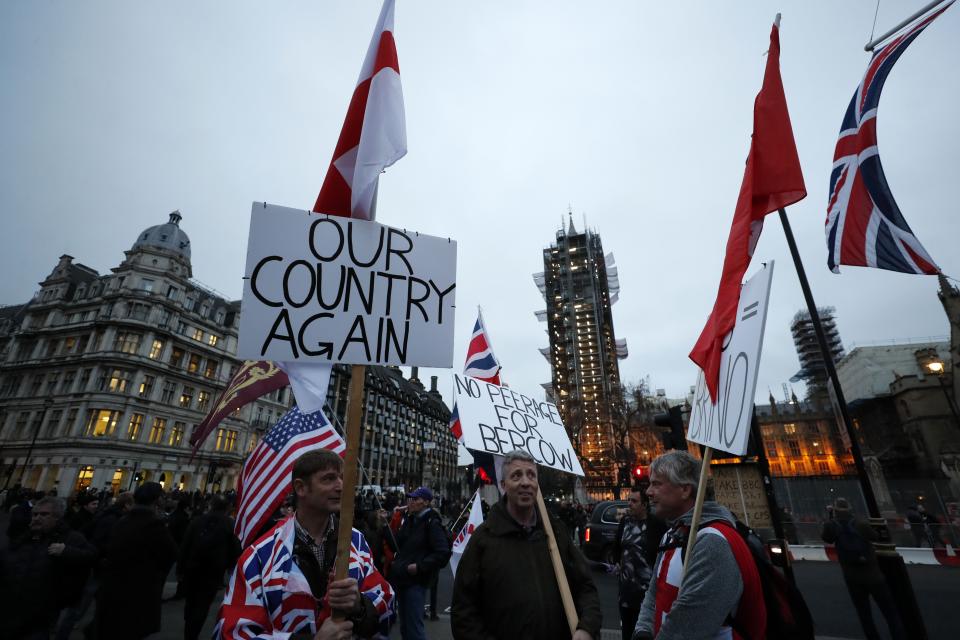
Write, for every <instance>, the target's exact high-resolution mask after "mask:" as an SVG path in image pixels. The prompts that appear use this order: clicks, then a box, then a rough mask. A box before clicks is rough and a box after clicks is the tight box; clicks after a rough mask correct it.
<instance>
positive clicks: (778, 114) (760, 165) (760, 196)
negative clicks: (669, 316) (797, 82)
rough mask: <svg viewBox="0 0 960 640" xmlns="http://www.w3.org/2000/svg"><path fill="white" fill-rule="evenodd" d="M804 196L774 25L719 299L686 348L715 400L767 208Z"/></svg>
mask: <svg viewBox="0 0 960 640" xmlns="http://www.w3.org/2000/svg"><path fill="white" fill-rule="evenodd" d="M806 195H807V189H806V187H805V186H804V184H803V173H802V172H801V171H800V159H799V157H798V156H797V146H796V143H795V142H794V140H793V129H792V128H791V127H790V114H789V113H788V112H787V99H786V97H785V96H784V95H783V82H782V81H781V80H780V29H779V27H778V25H777V24H774V25H773V29H772V30H771V31H770V51H769V52H768V54H767V68H766V70H765V71H764V74H763V86H762V87H761V88H760V93H758V94H757V98H756V100H755V101H754V103H753V139H752V140H751V142H750V155H749V156H747V167H746V169H745V170H744V172H743V184H742V185H741V187H740V196H739V197H738V198H737V208H736V211H735V212H734V214H733V225H732V226H731V227H730V237H729V238H728V239H727V255H726V257H725V258H724V260H723V273H722V274H721V276H720V288H719V290H718V291H717V301H716V302H715V303H714V305H713V311H712V312H711V313H710V317H709V318H707V324H706V325H705V326H704V327H703V332H702V333H701V334H700V339H699V340H697V344H696V345H695V346H694V347H693V351H691V352H690V359H691V360H693V361H694V362H695V363H697V365H698V366H699V367H700V368H701V369H702V370H703V375H704V378H705V379H706V383H707V388H708V389H709V390H710V396H711V397H712V398H713V400H714V402H716V400H717V392H718V389H719V385H720V359H721V357H722V355H723V353H722V352H723V339H724V338H725V337H726V335H727V334H728V333H730V331H731V330H732V329H733V325H734V324H735V323H736V317H737V304H738V303H739V301H740V285H741V282H742V281H743V274H744V273H746V271H747V267H748V266H749V265H750V258H751V257H752V256H753V249H754V247H755V246H756V244H757V240H759V238H760V231H761V230H762V229H763V218H764V216H766V215H767V214H768V213H770V212H771V211H776V210H777V209H780V208H783V207H786V206H787V205H790V204H793V203H794V202H799V201H800V200H802V199H803V198H805V197H806Z"/></svg>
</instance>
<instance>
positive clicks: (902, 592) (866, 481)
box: [779, 208, 927, 640]
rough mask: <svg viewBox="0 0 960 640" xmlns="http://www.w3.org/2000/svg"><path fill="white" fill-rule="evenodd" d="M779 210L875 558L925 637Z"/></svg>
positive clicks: (907, 619)
mask: <svg viewBox="0 0 960 640" xmlns="http://www.w3.org/2000/svg"><path fill="white" fill-rule="evenodd" d="M779 212H780V223H781V224H782V225H783V233H784V235H785V236H786V237H787V245H788V246H789V247H790V255H791V256H792V257H793V264H794V266H795V267H796V269H797V278H798V279H799V280H800V288H801V289H802V290H803V297H804V299H805V300H806V303H807V310H808V311H809V312H810V321H811V322H812V323H813V328H814V331H815V332H816V335H817V343H818V344H819V345H820V355H821V356H822V357H823V364H824V367H825V368H826V370H827V376H828V377H829V378H830V384H831V385H832V388H833V392H834V394H835V399H836V405H837V406H836V407H835V409H836V410H837V412H838V413H839V414H840V419H841V420H842V422H843V425H842V427H843V428H844V429H846V431H847V435H848V436H849V441H850V453H851V454H852V455H853V462H854V465H855V466H856V469H857V479H858V480H859V481H860V489H861V490H862V491H863V498H864V500H865V501H866V503H867V511H868V512H869V513H870V526H871V527H873V529H874V530H875V531H876V532H877V536H878V540H877V542H875V543H874V547H875V548H876V551H877V561H878V563H879V564H880V569H881V570H882V571H883V573H884V575H885V577H886V579H887V582H888V583H889V585H890V591H891V592H892V593H893V596H894V600H896V601H897V605H898V608H899V610H900V616H901V618H903V624H904V626H905V627H907V628H908V629H910V630H911V632H912V634H913V635H912V636H911V637H913V638H916V639H917V640H926V638H927V631H926V628H925V627H924V625H923V617H922V616H921V615H920V608H919V606H918V605H917V598H916V594H914V591H913V585H911V584H910V575H909V574H908V573H907V567H906V565H905V564H904V562H903V557H902V556H901V555H900V554H899V553H897V549H896V546H894V544H893V542H892V540H891V539H890V530H889V529H888V528H887V523H886V520H884V518H883V516H882V515H881V514H880V507H879V506H878V504H877V498H876V495H875V494H874V492H873V486H872V485H871V484H870V478H869V476H867V469H866V467H865V466H864V463H863V453H862V452H861V450H860V441H859V440H858V438H857V434H856V432H855V431H854V430H853V421H852V420H851V418H850V412H849V410H848V409H847V402H846V400H845V399H844V397H843V389H842V388H841V387H840V379H839V378H838V377H837V370H836V367H834V364H833V355H832V354H831V353H830V348H829V347H828V346H827V338H826V335H825V334H824V332H823V326H822V325H821V323H820V314H819V313H817V305H816V304H815V303H814V301H813V293H811V291H810V283H809V282H808V281H807V274H806V272H805V271H804V269H803V262H802V261H801V259H800V252H799V251H798V250H797V242H796V240H794V237H793V230H792V229H791V228H790V221H789V220H788V219H787V212H786V211H785V210H784V209H783V208H780V209H779Z"/></svg>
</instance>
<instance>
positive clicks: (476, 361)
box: [450, 308, 500, 442]
mask: <svg viewBox="0 0 960 640" xmlns="http://www.w3.org/2000/svg"><path fill="white" fill-rule="evenodd" d="M463 374H464V375H467V376H470V377H472V378H477V379H478V380H483V381H484V382H492V383H493V384H496V385H499V384H500V361H499V360H497V356H495V355H494V354H493V347H491V346H490V338H489V337H488V336H487V327H486V326H485V325H484V324H483V312H482V311H481V310H480V309H479V308H478V309H477V321H476V323H475V324H474V325H473V334H471V336H470V344H469V345H467V360H466V362H464V364H463ZM450 431H451V432H452V433H453V437H455V438H456V439H457V441H458V442H462V441H463V427H462V426H461V424H460V412H459V411H458V410H457V404H456V403H454V404H453V411H452V412H451V414H450Z"/></svg>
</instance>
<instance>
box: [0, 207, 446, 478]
mask: <svg viewBox="0 0 960 640" xmlns="http://www.w3.org/2000/svg"><path fill="white" fill-rule="evenodd" d="M181 220H182V217H181V215H180V212H179V211H174V212H173V213H171V214H170V217H169V220H168V221H167V222H165V223H164V224H160V225H156V226H152V227H150V228H148V229H146V230H144V231H143V232H142V233H140V234H139V235H138V236H137V239H136V241H135V242H134V244H133V246H132V247H131V248H130V250H129V251H126V252H124V259H123V261H122V262H121V263H120V264H119V265H118V266H116V267H114V268H113V269H111V270H110V273H109V274H100V273H98V272H97V271H96V270H94V269H91V268H90V267H87V266H85V265H83V264H80V263H78V262H75V261H74V258H73V257H72V256H69V255H63V256H60V259H59V261H58V262H57V264H56V265H55V266H54V267H53V269H52V271H51V272H50V274H49V275H47V276H46V277H45V278H44V279H43V281H42V282H40V289H39V290H38V291H37V293H36V294H35V295H34V297H33V299H31V300H30V301H29V302H27V303H26V304H20V305H12V306H6V307H2V306H0V488H2V487H5V486H14V485H16V484H18V483H19V484H22V485H23V486H24V487H28V488H32V489H38V490H44V491H49V490H51V489H55V490H56V491H57V493H58V494H59V495H61V496H68V495H72V494H73V493H75V492H76V491H77V490H79V489H83V488H86V487H93V488H94V489H97V490H100V489H103V488H104V487H105V486H109V487H110V488H111V489H112V490H113V491H119V490H126V489H129V488H132V487H133V486H135V485H137V484H139V483H141V482H146V481H149V480H154V481H157V482H160V483H161V484H163V485H164V487H166V488H167V489H172V488H179V489H182V490H184V491H194V490H203V491H206V490H214V491H217V490H224V491H226V490H230V489H234V488H236V483H237V478H238V476H239V473H240V469H241V467H242V464H243V459H244V457H245V456H246V454H247V453H248V452H249V451H250V450H252V449H253V447H254V446H256V443H257V442H258V440H259V439H260V438H261V437H262V436H263V434H264V433H265V432H266V430H267V429H268V428H269V427H270V426H272V425H273V424H274V423H275V422H276V421H277V420H278V419H279V418H280V416H282V415H283V414H284V413H285V412H286V411H287V409H288V408H289V407H290V406H291V404H292V402H293V400H294V399H293V398H292V396H291V393H290V390H289V388H283V389H280V390H278V391H275V392H273V393H271V394H269V395H267V396H263V397H262V398H259V399H258V400H256V401H254V402H253V403H251V404H249V405H247V406H245V407H243V408H241V409H240V410H239V411H237V412H235V413H234V414H232V415H231V416H229V417H227V418H226V419H225V420H224V421H223V422H221V423H220V425H219V427H218V428H217V430H216V431H214V433H212V434H211V435H210V436H209V437H208V438H207V440H206V442H205V443H204V445H203V447H202V449H201V450H200V452H199V453H198V455H197V456H191V449H190V446H189V444H188V441H189V439H190V434H191V431H192V430H193V429H194V428H196V425H197V424H199V423H200V422H201V421H202V420H203V418H204V417H205V416H206V415H207V413H209V411H210V409H211V405H212V403H214V402H215V401H216V399H217V397H218V396H219V394H220V392H221V391H222V390H223V388H224V387H225V386H226V384H227V382H228V381H229V380H230V379H231V378H232V377H233V374H234V372H235V370H236V368H237V367H238V366H239V365H240V360H239V359H237V357H236V352H237V338H238V328H239V326H240V301H239V300H228V299H227V298H225V297H224V296H222V295H220V294H218V293H216V292H215V291H212V290H211V289H210V288H208V287H205V286H203V285H202V284H200V283H199V282H198V281H196V280H194V279H193V270H192V267H191V263H190V239H189V237H188V236H187V234H186V233H185V232H184V231H183V229H182V228H181V227H180V222H181ZM348 386H349V374H348V369H347V367H344V366H341V365H338V366H336V367H335V369H334V374H333V376H332V379H331V385H330V389H329V391H328V393H327V398H328V406H329V409H330V415H331V416H334V420H335V421H336V420H338V419H339V420H340V421H342V420H343V419H344V415H345V408H346V399H347V390H348ZM449 419H450V411H449V409H448V408H447V407H446V405H445V404H444V403H443V400H442V398H441V397H440V394H439V392H438V391H437V381H436V377H434V378H433V379H432V380H431V385H430V388H429V389H426V388H425V387H424V385H423V384H422V383H421V382H420V381H419V380H418V379H417V372H416V369H414V371H413V375H412V376H411V378H410V379H404V377H403V375H402V374H401V372H400V370H399V369H397V368H396V367H367V379H366V384H365V398H364V413H363V424H364V430H363V442H362V447H361V449H362V451H361V463H362V465H363V469H364V475H363V476H361V477H363V478H365V482H364V483H365V484H366V483H369V484H375V485H382V486H396V485H405V486H411V485H413V486H415V485H416V484H422V483H427V484H429V485H430V486H432V487H433V488H434V489H435V490H437V491H438V492H439V493H442V494H445V495H446V496H455V495H458V494H459V493H460V489H461V487H460V483H459V481H458V480H459V479H458V478H457V472H456V440H455V439H454V438H453V436H452V435H451V434H450V431H449V429H448V424H449Z"/></svg>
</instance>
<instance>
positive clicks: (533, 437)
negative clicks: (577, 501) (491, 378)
mask: <svg viewBox="0 0 960 640" xmlns="http://www.w3.org/2000/svg"><path fill="white" fill-rule="evenodd" d="M453 399H454V402H455V403H456V406H457V411H458V413H459V414H460V426H461V428H462V429H463V442H464V446H466V447H467V449H473V450H474V451H485V452H487V453H494V454H497V455H503V454H505V453H508V452H510V451H514V450H517V449H522V450H523V451H526V452H527V453H529V454H530V455H531V456H533V459H534V460H536V462H537V464H542V465H544V466H547V467H550V468H552V469H557V470H558V471H565V472H567V473H572V474H575V475H578V476H582V475H583V468H582V467H581V466H580V460H578V459H577V454H576V453H575V452H574V450H573V447H572V446H571V445H570V438H569V437H568V436H567V430H566V429H565V428H564V426H563V422H562V421H561V420H560V413H559V412H558V411H557V407H556V405H553V404H551V403H549V402H541V401H537V400H535V399H534V398H533V397H532V396H529V395H526V394H523V393H519V392H518V391H516V390H514V389H511V388H508V387H501V386H498V385H495V384H491V383H489V382H483V381H482V380H477V379H476V378H471V377H469V376H462V375H458V374H453Z"/></svg>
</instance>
